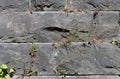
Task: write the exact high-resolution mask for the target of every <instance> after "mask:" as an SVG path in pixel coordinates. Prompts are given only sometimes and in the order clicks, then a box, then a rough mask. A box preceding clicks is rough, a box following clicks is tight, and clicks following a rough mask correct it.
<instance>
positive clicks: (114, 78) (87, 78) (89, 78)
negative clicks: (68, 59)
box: [11, 76, 120, 79]
mask: <svg viewBox="0 0 120 79" xmlns="http://www.w3.org/2000/svg"><path fill="white" fill-rule="evenodd" d="M16 78H17V76H15V77H13V78H11V79H16ZM24 79H120V78H119V76H66V77H64V78H62V76H31V77H24Z"/></svg>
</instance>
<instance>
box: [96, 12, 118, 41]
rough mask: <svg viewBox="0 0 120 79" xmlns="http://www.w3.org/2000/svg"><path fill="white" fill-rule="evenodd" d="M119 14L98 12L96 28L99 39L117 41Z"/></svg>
mask: <svg viewBox="0 0 120 79" xmlns="http://www.w3.org/2000/svg"><path fill="white" fill-rule="evenodd" d="M119 19H120V16H119V12H114V11H111V12H108V11H104V12H99V14H98V15H97V17H96V28H97V34H98V38H99V39H109V40H110V39H112V38H116V39H119V33H120V26H119V23H118V21H119Z"/></svg>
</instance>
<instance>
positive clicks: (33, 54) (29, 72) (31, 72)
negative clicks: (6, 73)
mask: <svg viewBox="0 0 120 79" xmlns="http://www.w3.org/2000/svg"><path fill="white" fill-rule="evenodd" d="M36 52H37V51H36V44H35V43H32V46H31V48H30V50H29V55H30V57H31V60H30V67H29V68H28V69H25V74H26V75H28V76H32V75H37V71H34V70H33V68H34V64H35V57H36Z"/></svg>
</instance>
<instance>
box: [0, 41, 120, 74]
mask: <svg viewBox="0 0 120 79" xmlns="http://www.w3.org/2000/svg"><path fill="white" fill-rule="evenodd" d="M30 46H31V45H30V44H28V43H27V44H26V43H20V44H18V43H1V44H0V51H1V52H0V64H2V63H7V65H8V66H9V67H13V66H16V68H20V69H17V70H16V73H17V74H22V73H23V70H24V62H25V65H26V67H28V68H29V66H30V64H29V62H30V56H29V48H30ZM55 46H56V47H54V46H52V44H51V43H37V52H36V58H35V67H34V69H37V70H38V73H39V75H50V74H54V69H56V70H57V73H58V74H59V73H60V72H61V71H62V70H66V72H67V73H68V74H74V73H75V72H78V73H79V74H119V73H120V72H119V67H120V65H119V63H120V61H119V60H120V57H119V55H120V53H119V52H120V48H118V46H116V45H112V44H110V43H101V44H100V43H96V44H92V45H88V44H86V46H85V47H84V46H83V44H82V43H72V44H70V45H68V46H63V45H62V44H61V45H59V44H56V45H55ZM28 61H29V62H28ZM56 64H57V65H58V66H57V65H56ZM55 66H57V67H56V68H55Z"/></svg>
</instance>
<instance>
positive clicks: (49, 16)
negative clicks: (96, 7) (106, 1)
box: [0, 11, 120, 43]
mask: <svg viewBox="0 0 120 79" xmlns="http://www.w3.org/2000/svg"><path fill="white" fill-rule="evenodd" d="M92 20H93V13H92V12H89V13H69V14H68V15H67V14H66V13H65V12H37V13H33V14H32V15H31V14H30V13H29V12H28V13H27V12H21V13H19V12H10V13H8V12H3V13H1V14H0V42H9V43H10V42H32V41H34V40H35V41H36V42H51V41H53V40H59V39H61V38H62V36H61V35H64V36H67V35H68V34H69V31H71V30H72V29H75V28H76V29H77V30H75V31H76V33H75V34H76V35H77V36H78V38H76V37H74V36H75V35H73V37H72V38H75V39H74V40H72V41H84V40H89V39H92V38H93V35H94V34H93V32H94V28H93V23H92ZM118 20H119V12H114V11H110V12H106V11H103V12H100V13H99V14H98V15H97V17H96V23H97V24H96V28H97V32H98V38H100V39H109V40H111V39H112V38H116V39H119V37H120V36H119V31H120V29H119V24H118ZM77 24H78V25H77ZM76 25H77V26H76Z"/></svg>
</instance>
